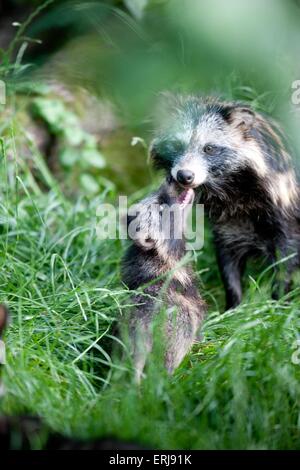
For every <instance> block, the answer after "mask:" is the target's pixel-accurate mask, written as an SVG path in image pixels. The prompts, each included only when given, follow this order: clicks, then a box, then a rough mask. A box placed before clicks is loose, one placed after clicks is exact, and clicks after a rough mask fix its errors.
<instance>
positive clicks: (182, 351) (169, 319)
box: [122, 179, 206, 381]
mask: <svg viewBox="0 0 300 470" xmlns="http://www.w3.org/2000/svg"><path fill="white" fill-rule="evenodd" d="M193 199H194V191H193V189H191V188H188V189H185V190H183V189H182V188H180V186H179V185H178V184H177V183H176V182H175V181H174V180H172V179H169V180H168V181H166V182H165V183H163V185H162V186H161V187H160V188H159V189H158V191H156V192H155V193H153V194H152V195H150V196H148V197H146V198H145V199H144V200H143V201H141V202H140V203H139V204H138V206H137V208H136V209H137V210H136V211H135V212H136V213H135V215H130V214H129V215H128V220H127V222H128V231H129V236H130V237H131V238H132V241H133V243H132V245H131V246H130V247H129V249H128V250H127V252H126V254H125V256H124V259H123V262H122V278H123V281H124V283H125V284H126V285H127V286H128V287H129V288H130V289H138V288H139V287H141V286H143V285H145V284H147V285H146V286H145V288H144V289H143V293H144V294H148V296H145V295H143V294H141V295H138V294H137V295H135V296H134V299H133V300H134V303H135V304H138V305H137V306H136V307H135V310H134V312H132V314H131V315H130V318H129V338H130V341H131V344H132V345H133V357H134V364H135V368H136V379H137V381H140V379H141V377H142V373H143V369H144V367H145V363H146V360H147V356H148V354H149V353H150V352H151V350H152V347H153V337H152V329H153V321H154V320H155V317H156V315H157V314H159V311H160V309H161V307H164V308H165V309H166V320H165V326H164V327H165V330H164V334H163V337H164V338H165V345H164V346H165V348H164V350H165V366H166V369H167V371H168V372H169V373H172V372H173V371H174V369H176V367H178V366H179V364H180V363H181V361H182V360H183V358H184V357H185V355H186V354H187V353H188V351H189V350H190V348H191V346H192V343H193V341H194V340H195V338H196V334H197V332H198V330H199V327H200V325H201V322H202V319H203V317H204V314H205V311H206V307H205V303H204V301H203V300H202V299H201V297H200V295H199V294H198V289H197V286H196V281H195V276H194V273H193V271H192V269H191V267H189V266H186V265H185V266H178V264H179V263H180V261H181V259H182V258H183V257H184V255H185V254H186V242H185V240H184V235H183V232H184V228H185V226H186V218H187V215H188V212H189V210H190V208H191V205H192V202H193ZM168 222H169V223H168ZM168 273H169V276H170V277H169V279H168V281H167V283H166V285H164V284H165V282H166V280H165V279H161V276H164V275H166V274H168Z"/></svg>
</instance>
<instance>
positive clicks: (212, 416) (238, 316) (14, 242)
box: [0, 139, 300, 449]
mask: <svg viewBox="0 0 300 470" xmlns="http://www.w3.org/2000/svg"><path fill="white" fill-rule="evenodd" d="M13 143H14V139H6V141H5V142H4V143H3V148H2V151H1V170H0V173H1V174H0V187H1V199H0V244H1V249H0V263H1V269H0V298H1V302H4V301H5V302H7V303H8V304H9V306H10V309H11V313H12V322H11V325H10V327H9V329H8V331H7V334H6V338H5V340H6V344H7V365H6V366H5V368H4V369H5V370H4V381H5V385H6V391H7V393H6V396H5V398H4V399H3V400H2V402H1V407H2V410H3V411H4V412H6V413H9V414H17V413H34V414H38V415H40V416H42V417H43V418H44V419H45V422H46V423H48V424H49V426H50V427H51V428H52V429H54V430H57V431H61V432H63V433H65V434H68V435H72V436H80V437H83V438H91V437H96V436H97V437H101V436H107V435H113V436H116V437H119V438H122V439H127V440H131V441H135V442H138V443H141V444H143V445H147V446H149V447H156V448H162V449H163V448H186V449H257V448H259V449H262V448H268V449H299V448H300V386H299V381H300V365H295V364H293V363H292V360H291V357H292V354H293V352H294V349H293V343H294V341H295V340H296V339H297V337H298V335H299V331H300V318H299V311H300V300H299V288H298V289H296V290H295V291H294V292H292V293H291V294H290V295H289V298H288V299H282V300H281V301H279V302H274V301H271V300H269V293H268V284H269V279H268V273H265V274H264V275H262V276H260V279H259V276H256V281H254V279H252V280H251V279H250V278H248V280H246V283H245V284H246V286H245V287H246V296H245V301H244V303H243V304H242V305H241V306H240V307H239V308H237V309H236V310H234V311H231V312H228V313H225V314H221V312H222V308H223V290H222V286H221V283H220V279H219V275H218V271H217V267H216V262H215V256H214V252H213V248H212V244H211V240H210V232H209V229H207V237H206V243H205V247H204V250H203V252H201V253H198V255H197V269H198V271H199V288H200V290H201V291H202V293H203V295H204V297H205V298H206V300H207V302H208V304H209V314H208V317H207V319H206V322H205V325H204V328H203V341H202V342H201V343H200V344H198V345H197V346H195V347H194V349H193V351H192V353H191V354H190V355H189V356H188V357H187V358H186V360H185V361H184V363H183V364H182V366H181V367H180V368H179V369H178V370H177V371H176V373H175V375H174V376H173V377H172V378H169V377H167V376H166V374H165V372H164V371H163V369H162V367H160V366H159V364H157V361H153V362H152V363H151V364H150V366H149V370H148V374H147V378H146V379H145V381H144V382H143V383H142V385H141V387H140V388H137V387H136V386H135V385H134V382H133V373H132V370H131V368H130V367H129V366H128V361H124V363H123V364H122V362H121V363H120V361H118V360H117V359H116V357H115V355H114V354H113V353H112V351H113V350H114V348H113V344H115V343H116V341H117V340H116V338H115V336H114V325H115V324H116V322H117V321H118V320H119V319H120V318H121V316H122V315H123V314H124V313H125V312H126V311H128V309H129V308H130V304H131V301H130V293H129V292H128V291H127V290H126V289H125V287H124V286H123V285H122V284H121V281H120V278H119V262H120V258H121V256H122V253H123V250H124V248H125V246H124V244H123V242H121V241H119V240H116V241H113V240H112V241H111V240H106V241H101V240H99V239H98V238H97V236H96V233H95V224H96V217H95V216H96V208H97V207H98V205H99V204H100V203H101V201H103V200H113V199H114V198H115V197H116V195H115V194H113V193H107V192H104V193H103V195H102V196H99V197H98V198H95V199H85V198H83V197H82V198H81V199H78V200H77V201H70V200H67V199H66V198H65V197H64V196H63V195H62V193H61V192H60V190H59V188H58V187H57V185H56V183H55V181H53V179H52V176H51V175H50V173H49V172H48V171H47V169H46V167H45V165H44V164H43V160H42V158H41V156H40V155H38V153H37V152H35V151H34V150H33V153H32V161H31V163H30V167H29V165H28V162H26V160H24V159H23V160H21V158H20V157H19V156H18V155H17V153H16V151H14V150H13V149H14V145H13ZM40 187H43V189H44V190H43V191H42V190H41V189H39V188H40ZM145 192H147V188H145ZM258 281H259V282H258ZM287 300H288V301H287Z"/></svg>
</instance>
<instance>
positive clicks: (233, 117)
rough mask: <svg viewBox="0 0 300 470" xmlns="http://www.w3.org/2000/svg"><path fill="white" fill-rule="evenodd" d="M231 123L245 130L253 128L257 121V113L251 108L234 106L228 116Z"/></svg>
mask: <svg viewBox="0 0 300 470" xmlns="http://www.w3.org/2000/svg"><path fill="white" fill-rule="evenodd" d="M228 121H229V123H230V124H231V125H232V126H234V127H236V128H239V129H241V130H243V131H247V130H249V129H251V127H252V126H253V124H254V121H255V114H254V112H253V111H252V110H251V109H250V108H246V107H237V108H233V109H232V110H231V112H230V114H229V116H228Z"/></svg>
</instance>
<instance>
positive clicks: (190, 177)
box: [177, 170, 195, 185]
mask: <svg viewBox="0 0 300 470" xmlns="http://www.w3.org/2000/svg"><path fill="white" fill-rule="evenodd" d="M194 179H195V173H193V172H192V171H190V170H179V171H177V181H178V183H181V184H184V185H189V184H192V182H193V181H194Z"/></svg>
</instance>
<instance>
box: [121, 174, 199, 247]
mask: <svg viewBox="0 0 300 470" xmlns="http://www.w3.org/2000/svg"><path fill="white" fill-rule="evenodd" d="M193 199H194V191H193V190H192V189H191V188H188V189H184V190H183V189H182V188H181V187H180V186H179V185H178V184H177V183H176V181H174V180H173V179H172V178H169V180H168V181H166V182H165V183H163V185H162V186H161V187H160V188H159V190H158V191H157V192H155V193H153V194H152V195H150V196H148V197H146V198H145V199H143V200H142V201H141V202H139V203H138V204H135V205H134V206H132V207H131V208H130V209H129V211H128V216H127V225H128V234H129V237H130V238H131V239H132V240H133V241H134V243H135V244H136V245H138V246H140V247H141V248H143V249H144V250H145V251H147V250H150V249H152V248H157V249H158V248H159V247H162V246H163V245H168V244H172V242H174V241H175V240H183V238H184V228H185V223H186V218H187V215H188V213H189V211H190V208H191V206H192V203H193Z"/></svg>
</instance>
